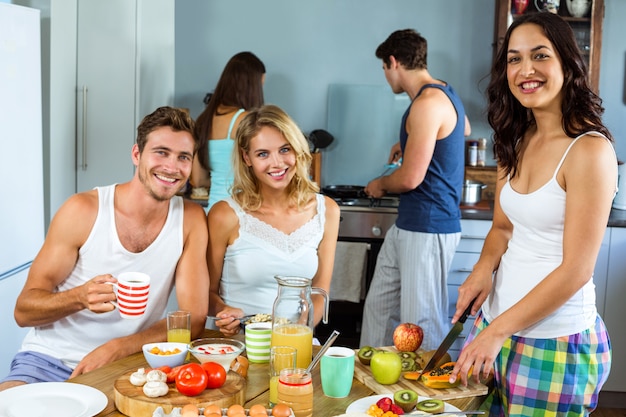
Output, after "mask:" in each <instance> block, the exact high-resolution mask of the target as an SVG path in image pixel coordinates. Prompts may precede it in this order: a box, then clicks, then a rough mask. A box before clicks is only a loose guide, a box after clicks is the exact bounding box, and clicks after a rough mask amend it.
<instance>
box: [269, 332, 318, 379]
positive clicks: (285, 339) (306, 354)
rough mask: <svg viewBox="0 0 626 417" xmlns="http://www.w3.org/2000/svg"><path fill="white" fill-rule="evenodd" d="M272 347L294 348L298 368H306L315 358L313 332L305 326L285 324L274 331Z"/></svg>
mask: <svg viewBox="0 0 626 417" xmlns="http://www.w3.org/2000/svg"><path fill="white" fill-rule="evenodd" d="M271 343H272V346H293V347H295V348H296V351H297V352H298V353H297V354H296V368H306V367H307V366H309V364H310V363H311V359H312V356H313V331H312V330H311V329H310V328H309V326H306V325H303V324H283V325H278V326H276V327H274V328H273V329H272V342H271Z"/></svg>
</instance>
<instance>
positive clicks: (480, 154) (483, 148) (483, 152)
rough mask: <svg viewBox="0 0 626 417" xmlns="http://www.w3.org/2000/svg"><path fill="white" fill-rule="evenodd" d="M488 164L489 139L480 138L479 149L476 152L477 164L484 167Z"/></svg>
mask: <svg viewBox="0 0 626 417" xmlns="http://www.w3.org/2000/svg"><path fill="white" fill-rule="evenodd" d="M486 164H487V139H485V138H480V139H478V150H477V153H476V165H477V166H479V167H484V166H485V165H486Z"/></svg>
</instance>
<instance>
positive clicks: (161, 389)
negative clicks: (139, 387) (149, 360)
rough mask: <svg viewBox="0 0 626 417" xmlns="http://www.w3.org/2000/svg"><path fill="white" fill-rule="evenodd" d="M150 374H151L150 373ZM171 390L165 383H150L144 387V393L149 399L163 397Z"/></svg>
mask: <svg viewBox="0 0 626 417" xmlns="http://www.w3.org/2000/svg"><path fill="white" fill-rule="evenodd" d="M148 374H149V373H148ZM169 390H170V388H169V387H168V386H167V384H166V383H165V382H163V381H148V382H146V383H145V385H144V386H143V393H144V394H146V396H147V397H152V398H155V397H162V396H164V395H166V394H167V393H168V392H169Z"/></svg>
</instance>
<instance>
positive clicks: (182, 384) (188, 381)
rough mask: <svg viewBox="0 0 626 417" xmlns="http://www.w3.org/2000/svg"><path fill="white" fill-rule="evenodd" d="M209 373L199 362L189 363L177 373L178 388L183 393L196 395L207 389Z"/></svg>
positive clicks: (189, 395) (191, 395)
mask: <svg viewBox="0 0 626 417" xmlns="http://www.w3.org/2000/svg"><path fill="white" fill-rule="evenodd" d="M207 380H208V377H207V374H206V372H204V369H202V366H200V365H199V364H197V363H189V364H187V365H183V367H182V368H181V369H180V371H179V372H178V375H176V389H177V390H178V392H180V393H181V394H183V395H186V396H188V397H194V396H196V395H198V394H200V393H201V392H202V391H204V390H205V389H206V386H207Z"/></svg>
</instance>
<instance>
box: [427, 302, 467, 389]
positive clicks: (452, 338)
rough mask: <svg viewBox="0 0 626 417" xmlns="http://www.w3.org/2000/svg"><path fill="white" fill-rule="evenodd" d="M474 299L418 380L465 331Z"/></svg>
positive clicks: (430, 369)
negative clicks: (464, 326)
mask: <svg viewBox="0 0 626 417" xmlns="http://www.w3.org/2000/svg"><path fill="white" fill-rule="evenodd" d="M474 301H476V299H475V298H474V299H473V300H472V302H471V303H469V305H468V306H467V308H466V309H465V311H464V312H463V314H462V315H461V317H459V321H457V322H456V323H454V326H452V329H450V332H448V335H447V336H446V337H445V339H443V342H441V345H439V347H438V348H437V351H436V352H435V354H434V355H433V356H432V358H430V360H429V361H428V363H427V364H426V366H425V367H424V369H422V372H420V374H419V376H418V377H417V380H418V381H419V380H420V378H421V377H422V375H424V374H425V373H426V372H430V371H432V370H433V369H434V368H435V365H437V363H438V362H439V360H440V359H441V358H442V357H443V355H445V354H446V352H447V351H448V349H450V346H452V344H453V343H454V341H455V340H456V338H457V337H459V335H460V334H461V332H462V331H463V324H465V320H467V317H468V316H469V315H470V312H471V311H472V306H473V305H474Z"/></svg>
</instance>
